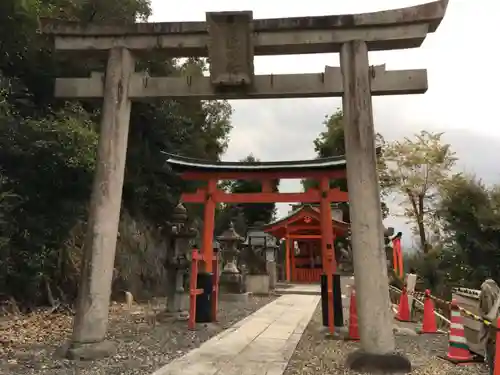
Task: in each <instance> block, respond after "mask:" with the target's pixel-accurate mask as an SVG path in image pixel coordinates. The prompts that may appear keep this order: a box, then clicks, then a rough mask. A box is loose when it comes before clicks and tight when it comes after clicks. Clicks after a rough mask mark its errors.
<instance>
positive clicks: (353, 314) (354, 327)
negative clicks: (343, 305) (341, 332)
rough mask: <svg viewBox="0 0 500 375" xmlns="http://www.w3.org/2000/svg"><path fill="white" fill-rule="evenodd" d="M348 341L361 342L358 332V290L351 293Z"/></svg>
mask: <svg viewBox="0 0 500 375" xmlns="http://www.w3.org/2000/svg"><path fill="white" fill-rule="evenodd" d="M346 340H352V341H359V331H358V309H357V307H356V290H355V289H353V290H352V292H351V303H350V306H349V334H348V336H347V337H346Z"/></svg>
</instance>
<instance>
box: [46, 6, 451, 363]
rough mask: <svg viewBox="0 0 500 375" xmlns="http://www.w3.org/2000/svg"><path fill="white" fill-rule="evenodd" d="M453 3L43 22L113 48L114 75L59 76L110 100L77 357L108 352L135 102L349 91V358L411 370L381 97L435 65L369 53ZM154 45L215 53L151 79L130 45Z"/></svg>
mask: <svg viewBox="0 0 500 375" xmlns="http://www.w3.org/2000/svg"><path fill="white" fill-rule="evenodd" d="M447 4H448V0H438V1H435V2H432V3H428V4H422V5H418V6H414V7H408V8H403V9H396V10H388V11H381V12H373V13H363V14H350V15H336V16H335V15H334V16H321V17H296V18H282V19H264V20H253V18H252V17H253V16H252V12H219V13H207V20H206V22H169V23H156V24H131V25H93V24H85V25H81V24H78V23H74V22H65V21H53V20H52V21H51V20H41V27H42V32H44V33H46V34H49V35H52V36H53V37H54V44H55V49H56V50H58V51H66V52H75V51H77V52H82V51H83V52H85V53H88V54H89V55H90V54H103V53H104V54H107V56H108V66H107V69H106V75H103V74H102V73H95V72H94V73H92V74H91V76H90V77H89V78H58V79H57V80H56V85H55V94H56V96H57V97H61V98H78V99H80V100H82V99H91V98H92V99H95V98H102V99H103V100H104V105H103V115H102V119H101V138H100V141H99V151H98V166H97V170H96V176H95V181H94V187H93V192H92V197H91V208H90V215H89V227H88V233H87V240H86V246H85V249H86V250H85V256H84V262H83V265H82V282H81V284H80V292H79V298H78V303H77V312H76V316H75V323H74V332H73V337H72V345H71V349H70V355H71V356H73V357H83V356H85V357H92V356H96V355H97V354H105V353H106V352H110V346H109V345H107V344H103V340H104V337H105V334H106V328H107V317H108V309H109V295H110V289H111V278H112V277H111V276H112V270H113V261H114V254H115V246H116V235H117V228H118V220H119V213H120V201H121V194H122V184H123V173H124V166H125V157H126V144H127V133H128V126H129V116H130V101H131V100H147V99H148V98H173V99H176V98H187V97H189V98H198V99H212V100H213V99H264V98H298V97H343V99H344V100H343V103H344V116H345V124H346V127H345V133H346V150H347V151H346V153H347V154H346V158H347V176H348V187H349V196H350V203H351V204H350V210H351V226H352V239H353V241H352V242H353V255H354V268H355V273H356V274H357V275H363V276H362V277H357V278H356V286H357V298H358V306H359V316H360V334H361V345H362V348H363V351H362V352H361V353H357V354H355V355H354V356H352V357H351V359H350V361H349V364H350V365H351V366H352V367H353V368H356V369H362V370H378V371H386V372H390V371H391V370H394V369H399V370H401V369H403V370H407V369H408V368H409V362H408V361H407V360H406V359H405V358H402V357H397V356H393V354H392V353H393V351H394V337H393V333H392V322H391V320H390V315H389V312H388V311H387V306H388V304H389V294H388V285H387V274H386V266H385V263H384V259H385V255H384V251H383V240H382V232H383V228H382V225H381V213H380V197H379V187H378V181H377V175H376V168H375V152H374V131H373V116H372V108H371V96H372V95H401V94H416V93H424V92H425V91H426V90H427V72H426V71H425V70H421V69H417V70H398V71H386V69H385V66H376V67H370V66H369V64H368V51H380V50H393V49H404V48H413V47H419V46H420V45H421V44H422V42H423V41H424V39H425V37H426V36H427V34H428V33H432V32H434V31H436V29H437V27H438V25H439V23H440V21H441V20H442V18H443V17H444V14H445V11H446V7H447ZM207 47H208V48H207ZM338 52H340V53H341V67H329V66H327V67H325V70H324V72H320V73H313V74H269V75H255V74H254V67H253V59H254V56H255V55H261V56H269V55H285V54H304V53H338ZM148 53H153V54H157V53H165V54H166V56H168V57H209V58H210V62H211V64H210V77H200V76H188V77H149V75H147V74H145V73H144V72H134V59H133V58H132V54H134V56H137V58H142V57H143V56H144V55H147V54H148ZM351 198H352V199H351ZM207 238H208V237H207ZM208 245H210V246H211V244H208V243H207V246H208ZM96 353H97V354H96Z"/></svg>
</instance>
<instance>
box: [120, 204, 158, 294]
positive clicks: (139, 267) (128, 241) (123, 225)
mask: <svg viewBox="0 0 500 375" xmlns="http://www.w3.org/2000/svg"><path fill="white" fill-rule="evenodd" d="M167 246H168V245H167V239H166V238H165V236H164V235H162V234H161V233H160V230H159V229H158V228H155V227H153V226H152V225H150V224H149V223H147V222H145V221H138V220H136V219H134V218H132V217H131V216H130V215H129V214H128V213H126V212H124V213H123V214H122V217H121V220H120V226H119V234H118V242H117V248H116V257H115V269H114V275H113V290H112V298H114V299H122V298H123V294H124V291H130V292H131V293H132V294H133V295H134V298H135V299H142V298H149V297H153V296H164V295H165V294H166V285H167V274H166V269H165V267H164V266H163V265H164V264H165V259H166V255H167Z"/></svg>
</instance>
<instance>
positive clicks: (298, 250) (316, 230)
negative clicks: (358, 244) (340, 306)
mask: <svg viewBox="0 0 500 375" xmlns="http://www.w3.org/2000/svg"><path fill="white" fill-rule="evenodd" d="M331 212H332V231H333V237H334V240H335V238H337V237H344V236H346V235H347V234H348V231H349V224H348V223H346V222H344V221H342V211H341V210H340V209H337V208H334V207H332V210H331ZM262 230H263V231H264V232H266V233H268V234H270V235H272V236H274V237H276V238H278V239H280V240H283V241H284V242H285V264H284V267H285V279H286V281H289V282H298V283H319V282H320V280H321V274H322V273H323V272H324V271H323V257H322V255H321V226H320V208H319V207H316V206H315V205H314V204H306V205H298V207H297V206H296V207H294V209H293V210H292V211H291V212H290V213H289V214H288V215H287V216H286V217H284V218H282V219H279V220H277V221H275V222H273V223H269V224H266V225H264V226H263V227H262Z"/></svg>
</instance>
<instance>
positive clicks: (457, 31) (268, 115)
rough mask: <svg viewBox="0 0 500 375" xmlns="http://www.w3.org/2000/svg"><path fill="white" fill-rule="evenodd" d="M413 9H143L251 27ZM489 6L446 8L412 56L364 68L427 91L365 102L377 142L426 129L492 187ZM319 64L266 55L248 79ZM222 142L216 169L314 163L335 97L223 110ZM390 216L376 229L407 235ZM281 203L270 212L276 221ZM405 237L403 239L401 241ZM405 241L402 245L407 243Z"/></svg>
mask: <svg viewBox="0 0 500 375" xmlns="http://www.w3.org/2000/svg"><path fill="white" fill-rule="evenodd" d="M425 2H428V1H425V0H424V1H418V0H413V1H412V0H343V1H322V0H309V1H284V0H272V1H269V0H211V1H203V0H183V1H181V2H175V6H172V2H170V1H166V0H153V1H152V4H153V16H152V17H151V19H150V21H154V22H167V21H203V20H205V12H207V11H229V10H252V11H253V17H254V19H257V18H279V17H297V16H319V15H335V14H349V13H351V14H352V13H364V12H370V11H377V10H387V9H395V8H402V7H406V6H411V5H416V4H421V3H425ZM499 15H500V1H498V0H450V3H449V6H448V10H447V13H446V15H445V18H444V20H443V22H442V23H441V25H440V27H439V28H438V30H437V32H435V33H433V34H429V35H428V36H427V38H426V40H425V41H424V43H423V45H422V47H420V48H416V49H408V50H398V51H384V52H371V53H370V55H369V59H370V64H373V65H379V64H386V69H393V70H395V69H422V68H426V69H427V71H428V84H429V90H428V91H427V93H425V94H422V95H406V96H391V97H388V96H385V97H379V98H377V97H376V98H374V100H373V111H374V123H375V129H376V131H378V132H380V133H382V135H383V136H384V137H385V138H386V139H387V140H392V139H401V138H402V137H405V136H411V135H412V134H414V133H416V132H419V131H420V130H423V129H426V130H429V131H443V132H445V135H444V138H445V141H446V142H449V143H451V145H452V148H453V150H454V151H456V153H457V156H458V157H459V159H460V161H459V165H458V168H459V169H461V170H465V171H467V172H470V173H475V174H476V175H477V176H478V177H480V178H482V179H483V180H484V181H485V182H487V183H494V182H500V167H499V166H498V159H499V157H498V155H499V150H500V126H499V125H500V124H499V120H498V107H496V106H497V105H498V106H500V93H499V90H500V74H499V64H498V63H499V59H498V57H500V55H499V53H500V52H499V51H498V48H497V47H496V46H497V45H498V43H497V39H496V38H497V34H499V28H498V26H496V25H498V23H497V22H498V21H497V17H498V16H499ZM325 65H329V66H339V58H338V55H337V54H315V55H291V56H266V57H256V58H255V73H256V74H270V73H274V74H283V73H317V72H323V71H324V67H325ZM231 104H232V106H233V109H234V114H233V117H232V124H233V126H234V128H233V130H232V132H231V136H230V137H231V140H230V143H229V147H228V150H227V152H226V154H225V155H224V157H223V159H224V160H240V159H242V158H244V157H245V156H247V155H248V154H250V153H253V154H254V155H255V156H256V157H258V158H259V159H261V160H266V161H267V160H297V159H310V158H314V157H315V153H314V149H313V140H314V139H315V138H316V136H317V135H318V134H319V133H320V132H321V131H322V130H323V129H324V125H323V124H322V122H323V120H324V118H325V116H327V115H329V114H331V113H333V112H334V111H335V110H336V109H338V108H340V106H341V100H340V99H339V98H321V99H317V98H315V99H267V100H238V101H232V102H231ZM300 189H301V186H300V183H299V181H296V180H283V181H281V184H280V191H282V192H288V191H300ZM388 203H389V206H390V209H391V212H392V213H393V215H391V217H389V218H388V219H386V221H385V225H386V226H395V227H396V230H397V231H399V230H401V231H403V232H405V233H407V232H408V231H409V227H408V225H407V224H406V223H405V220H404V219H402V218H400V217H397V214H398V213H399V212H398V207H399V206H398V205H397V204H396V202H388ZM288 209H289V207H288V204H278V211H279V215H281V216H282V215H286V213H287V212H288ZM405 237H406V236H405ZM407 238H408V237H407Z"/></svg>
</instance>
